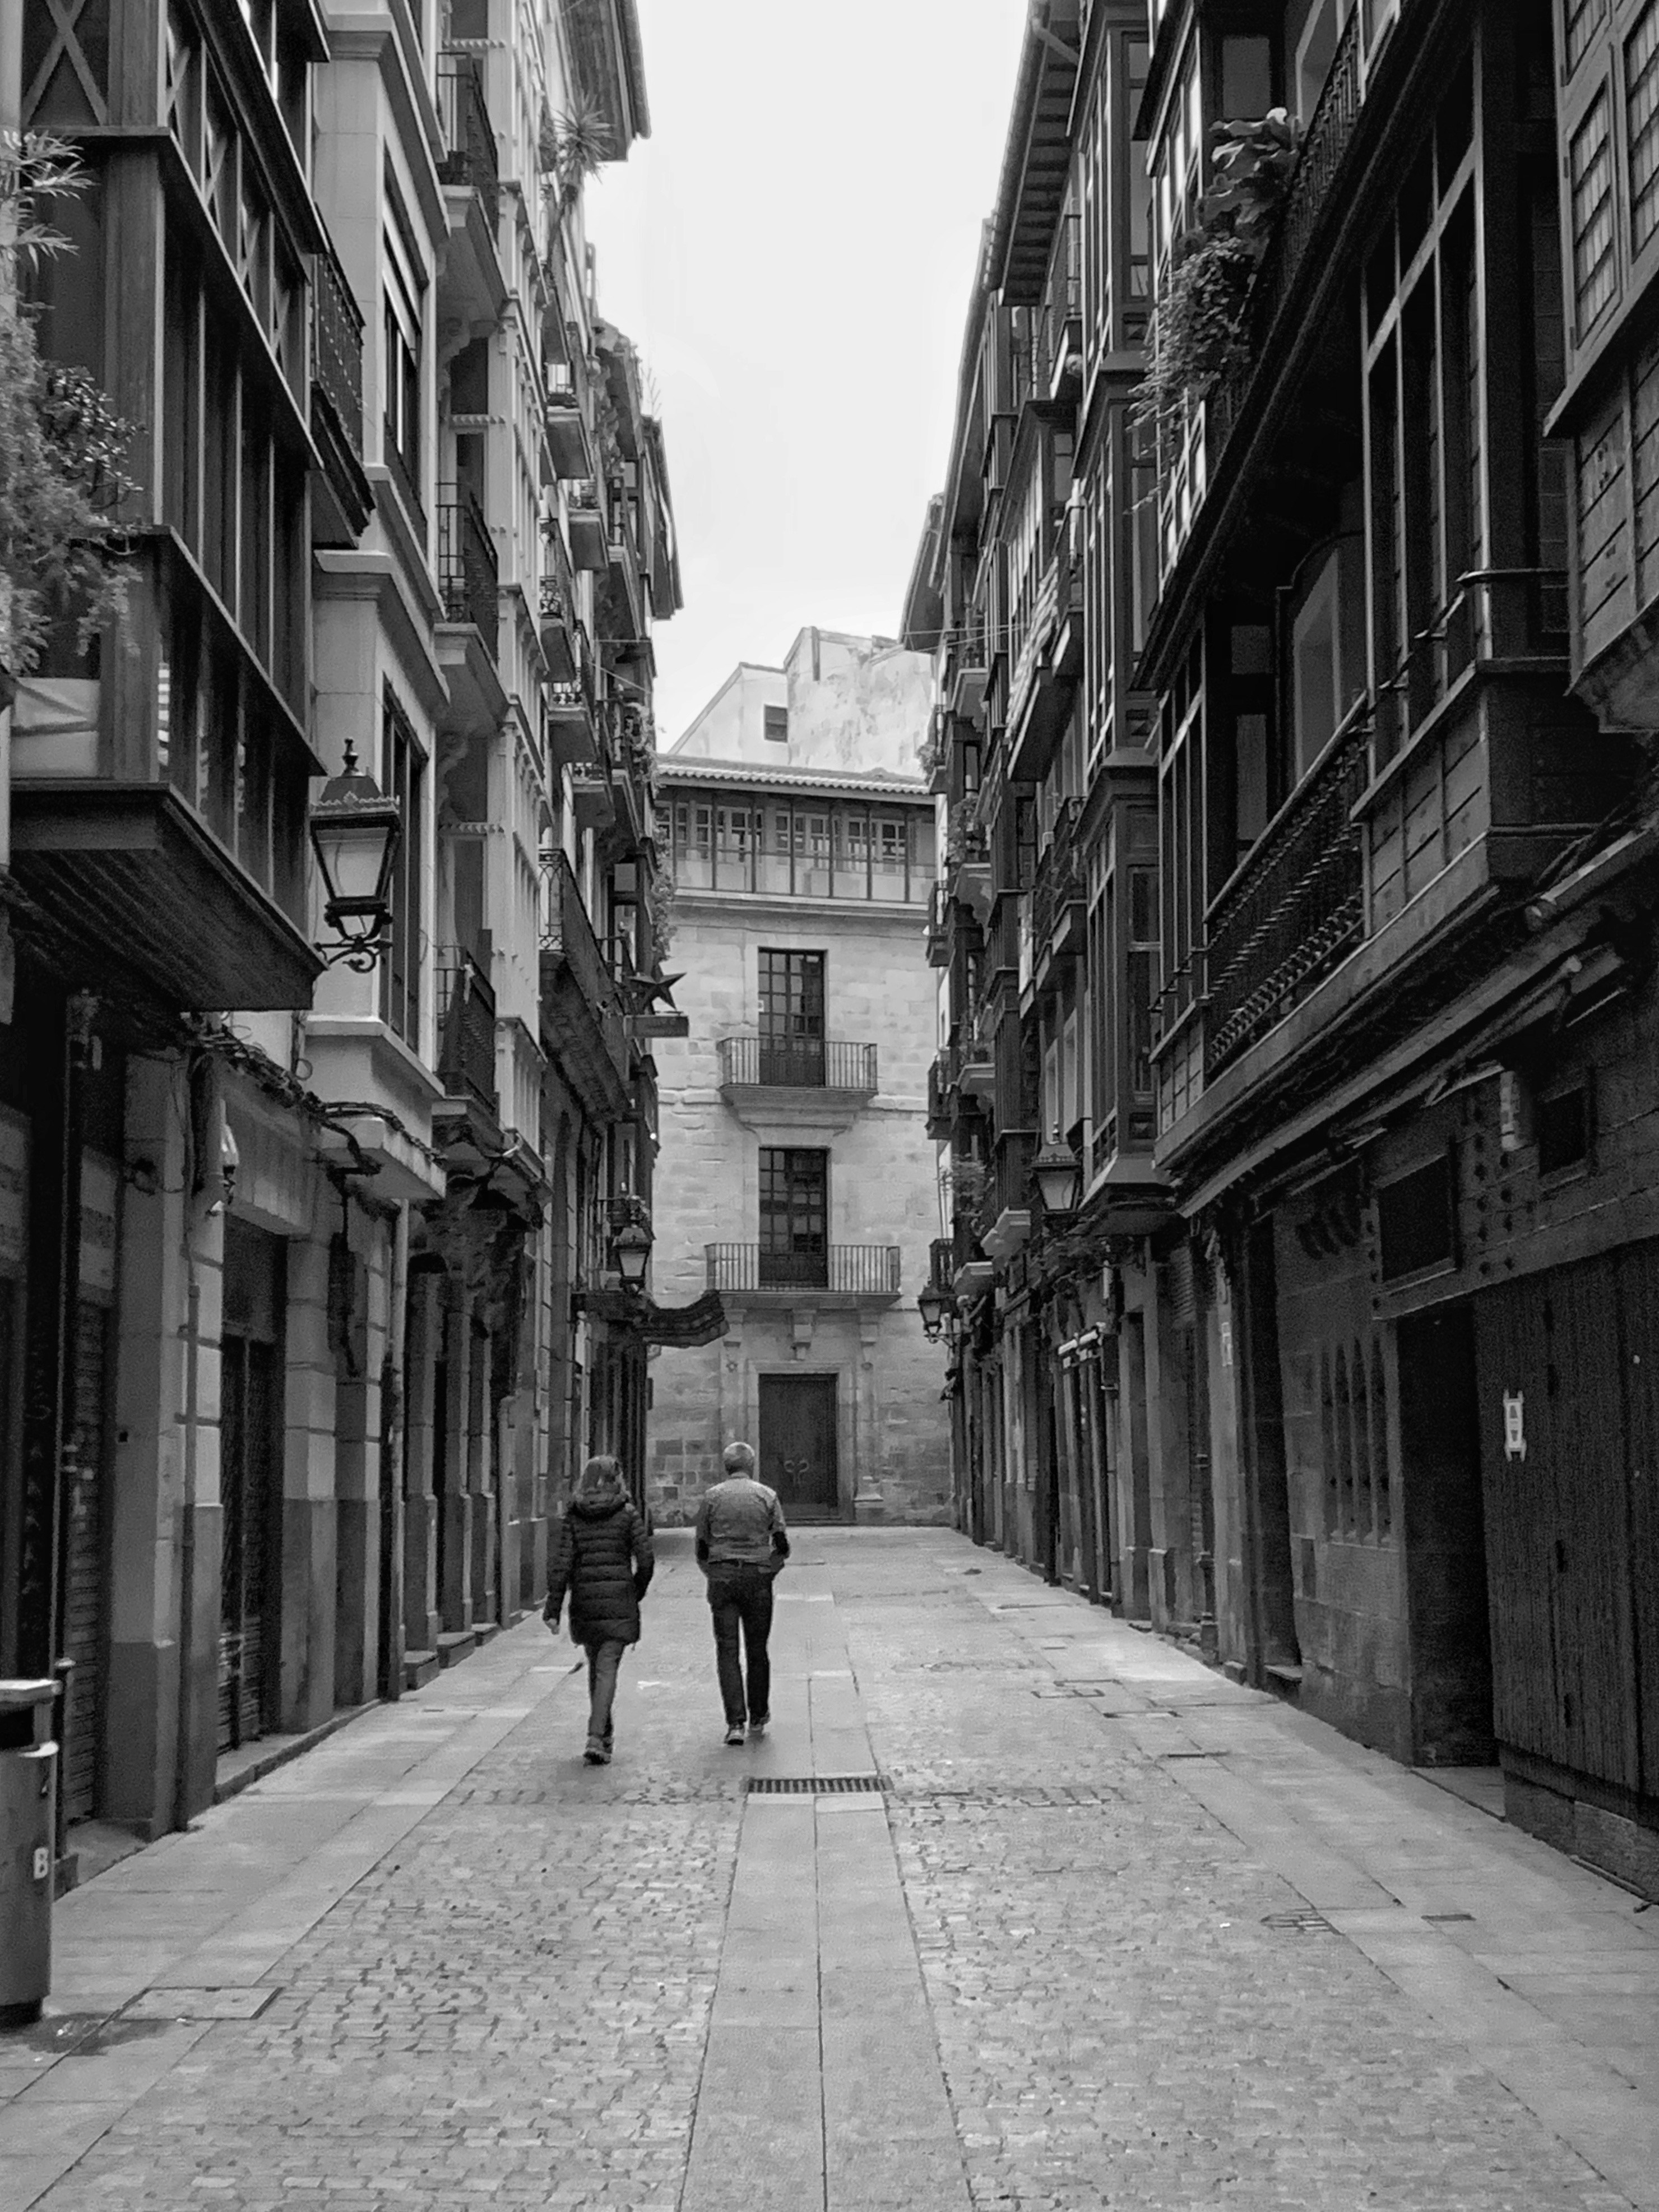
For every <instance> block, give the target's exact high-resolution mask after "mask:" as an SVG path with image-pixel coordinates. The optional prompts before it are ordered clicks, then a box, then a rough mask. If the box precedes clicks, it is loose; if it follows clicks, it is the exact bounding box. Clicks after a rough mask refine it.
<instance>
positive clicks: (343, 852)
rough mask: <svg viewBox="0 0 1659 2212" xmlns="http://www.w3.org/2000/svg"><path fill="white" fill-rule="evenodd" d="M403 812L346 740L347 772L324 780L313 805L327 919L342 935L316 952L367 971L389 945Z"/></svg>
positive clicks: (313, 837)
mask: <svg viewBox="0 0 1659 2212" xmlns="http://www.w3.org/2000/svg"><path fill="white" fill-rule="evenodd" d="M403 828H404V825H403V817H402V815H401V814H400V813H399V812H398V802H397V800H396V799H388V798H387V797H386V793H384V792H383V791H382V790H381V789H380V786H379V784H378V783H376V782H375V781H374V777H373V776H372V775H363V774H362V772H361V771H360V770H359V769H358V766H357V754H356V747H355V746H353V744H351V743H350V741H349V739H348V740H347V743H346V749H345V762H344V765H343V771H342V773H341V774H340V775H337V776H333V777H331V778H330V780H329V781H328V782H327V783H325V785H324V786H323V789H322V793H321V796H320V797H319V799H318V800H317V801H316V804H315V805H313V808H312V810H311V846H312V850H313V852H314V853H315V854H316V855H317V866H318V869H319V872H320V873H321V875H322V878H323V919H324V921H325V922H326V923H327V924H328V926H329V927H330V928H331V930H332V931H333V932H334V933H335V935H336V938H337V940H338V941H337V943H335V944H333V945H319V946H318V948H317V949H318V951H319V952H320V953H321V954H322V956H323V960H324V963H325V965H326V966H328V967H330V968H331V967H333V966H334V964H335V963H336V962H337V961H340V960H343V961H344V963H345V964H346V966H347V967H348V968H355V969H356V970H357V972H358V973H359V974H360V975H367V974H368V972H369V970H370V969H373V968H374V967H375V966H377V965H378V963H379V962H380V956H381V954H382V953H383V952H384V951H386V933H387V930H388V929H389V928H390V927H391V922H392V863H393V862H394V861H395V860H396V859H397V857H398V844H399V842H400V841H401V839H402V837H403Z"/></svg>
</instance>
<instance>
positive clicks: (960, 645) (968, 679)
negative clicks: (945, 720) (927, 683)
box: [939, 625, 987, 722]
mask: <svg viewBox="0 0 1659 2212" xmlns="http://www.w3.org/2000/svg"><path fill="white" fill-rule="evenodd" d="M986 669H987V659H986V653H985V632H984V630H983V629H982V628H981V627H979V626H978V625H973V626H970V627H969V628H968V629H963V631H961V632H960V633H959V634H958V635H955V636H953V637H952V638H951V641H950V642H949V643H948V644H947V645H946V647H945V667H944V671H943V674H942V675H941V677H940V679H939V697H940V698H941V700H942V701H943V702H944V704H945V711H946V712H947V713H948V714H954V715H956V716H957V717H958V718H959V719H960V720H963V721H967V722H971V721H973V720H975V719H976V718H977V716H978V714H979V712H980V709H981V707H983V705H984V704H985V674H986Z"/></svg>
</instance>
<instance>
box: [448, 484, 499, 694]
mask: <svg viewBox="0 0 1659 2212" xmlns="http://www.w3.org/2000/svg"><path fill="white" fill-rule="evenodd" d="M499 575H500V570H499V568H498V567H497V564H496V560H495V545H494V544H493V542H492V541H491V538H490V535H489V524H488V523H487V522H486V521H485V520H484V517H483V508H482V507H480V506H479V504H478V502H477V499H476V498H475V497H474V495H472V493H471V492H470V491H466V492H462V493H461V494H460V495H459V496H457V497H454V498H451V499H447V500H444V501H441V502H440V504H439V507H438V588H439V590H440V591H441V592H442V594H443V602H444V618H445V620H446V621H447V622H453V623H472V625H473V626H474V628H475V629H477V631H478V633H479V635H480V636H481V637H482V638H483V642H484V647H485V650H486V651H487V652H488V653H489V657H490V659H492V660H493V659H495V653H496V649H497V642H498V641H497V638H496V634H495V633H496V605H497V597H496V587H497V582H498V579H499Z"/></svg>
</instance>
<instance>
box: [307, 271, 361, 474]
mask: <svg viewBox="0 0 1659 2212" xmlns="http://www.w3.org/2000/svg"><path fill="white" fill-rule="evenodd" d="M311 378H312V388H313V392H315V393H316V394H317V395H318V396H319V397H320V398H322V399H323V400H325V402H326V403H327V404H328V406H329V408H330V410H331V411H332V414H333V416H334V419H335V421H336V422H337V423H338V425H339V427H340V435H342V437H343V438H344V440H345V441H346V443H347V445H348V446H349V447H350V448H351V450H352V452H353V453H355V454H356V456H357V459H359V460H360V461H361V460H362V458H363V318H362V310H361V309H360V308H359V307H358V305H357V302H356V300H354V299H353V298H352V296H351V287H350V286H349V284H348V283H346V277H345V271H344V270H343V269H342V268H341V266H340V264H339V262H338V260H337V258H336V257H335V253H334V249H333V247H332V246H326V247H325V250H324V251H323V252H320V253H319V254H317V255H315V256H314V257H313V260H312V264H311Z"/></svg>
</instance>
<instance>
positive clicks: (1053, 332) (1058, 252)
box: [1037, 213, 1083, 401]
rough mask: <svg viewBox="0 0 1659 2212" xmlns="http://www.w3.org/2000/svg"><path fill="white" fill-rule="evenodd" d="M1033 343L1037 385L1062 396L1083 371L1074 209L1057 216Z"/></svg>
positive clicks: (1079, 243)
mask: <svg viewBox="0 0 1659 2212" xmlns="http://www.w3.org/2000/svg"><path fill="white" fill-rule="evenodd" d="M1037 344H1038V362H1039V369H1040V376H1039V383H1038V389H1039V391H1041V392H1042V393H1043V394H1044V396H1045V397H1046V398H1048V399H1050V400H1055V401H1058V400H1060V399H1062V398H1066V396H1067V394H1068V393H1070V392H1073V391H1074V390H1075V387H1076V386H1077V384H1078V381H1079V379H1080V378H1081V376H1082V374H1083V223H1082V218H1081V217H1080V216H1079V215H1077V214H1075V213H1072V214H1067V215H1063V216H1061V217H1060V235H1059V237H1058V239H1057V240H1055V243H1054V259H1053V261H1052V262H1051V263H1050V264H1049V267H1048V289H1047V290H1046V291H1045V293H1044V295H1043V301H1042V309H1041V311H1040V320H1039V324H1038V333H1037Z"/></svg>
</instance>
